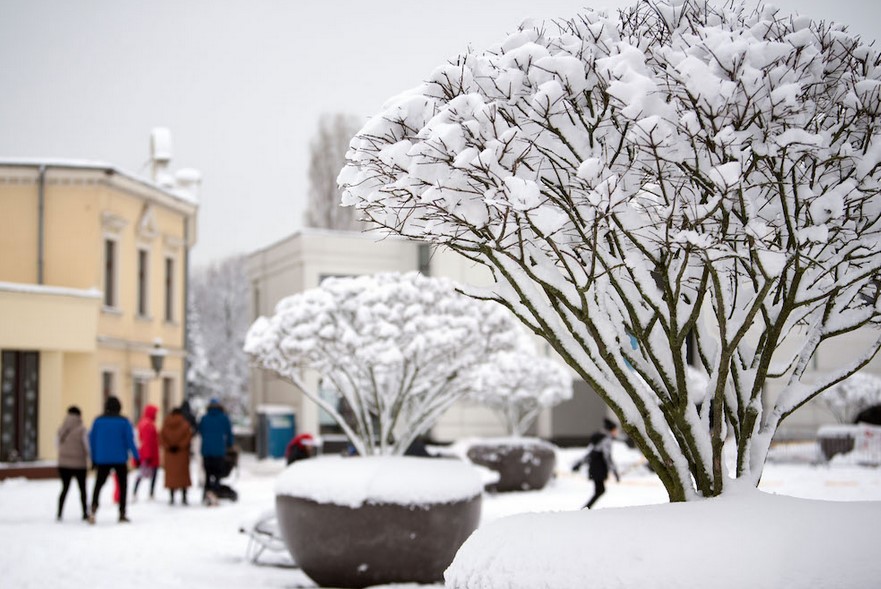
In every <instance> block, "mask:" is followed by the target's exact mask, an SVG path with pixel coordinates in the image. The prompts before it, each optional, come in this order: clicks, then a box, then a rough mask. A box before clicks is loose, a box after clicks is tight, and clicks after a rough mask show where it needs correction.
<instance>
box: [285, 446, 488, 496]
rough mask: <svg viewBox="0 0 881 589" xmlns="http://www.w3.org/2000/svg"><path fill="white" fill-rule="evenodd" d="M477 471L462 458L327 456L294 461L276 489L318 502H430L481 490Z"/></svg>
mask: <svg viewBox="0 0 881 589" xmlns="http://www.w3.org/2000/svg"><path fill="white" fill-rule="evenodd" d="M482 491H483V481H482V480H481V477H480V474H479V473H478V471H477V470H476V469H475V468H473V467H472V466H471V465H470V464H468V463H466V462H461V461H459V460H445V459H431V458H414V457H411V456H365V457H342V456H327V457H321V458H315V459H311V460H302V461H299V462H295V463H293V464H292V465H291V466H289V467H288V468H286V469H285V471H284V472H282V473H281V475H279V477H278V479H277V481H276V484H275V492H276V494H278V495H290V496H292V497H299V498H301V499H311V500H312V501H317V502H318V503H333V504H335V505H346V506H349V507H358V506H360V505H362V504H363V503H395V504H399V505H426V504H429V503H452V502H454V501H463V500H466V499H471V498H472V497H474V496H476V495H480V494H481V492H482Z"/></svg>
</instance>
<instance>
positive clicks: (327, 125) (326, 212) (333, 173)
mask: <svg viewBox="0 0 881 589" xmlns="http://www.w3.org/2000/svg"><path fill="white" fill-rule="evenodd" d="M357 131H358V119H357V118H355V117H354V116H352V115H346V114H342V113H336V114H332V115H327V114H325V115H322V116H321V118H320V120H319V122H318V132H317V133H316V135H315V136H314V137H313V138H312V141H311V142H310V143H309V195H308V203H307V205H308V206H307V208H306V212H305V215H304V221H305V224H306V226H307V227H317V228H321V229H342V230H354V231H357V230H360V229H362V228H363V226H362V224H361V223H360V222H359V221H358V217H357V211H355V210H354V209H352V208H344V207H341V206H340V189H339V187H338V186H337V183H336V177H337V174H339V171H340V168H342V167H343V164H345V163H346V150H347V149H348V148H349V141H350V140H351V139H352V137H353V136H354V135H355V133H356V132H357Z"/></svg>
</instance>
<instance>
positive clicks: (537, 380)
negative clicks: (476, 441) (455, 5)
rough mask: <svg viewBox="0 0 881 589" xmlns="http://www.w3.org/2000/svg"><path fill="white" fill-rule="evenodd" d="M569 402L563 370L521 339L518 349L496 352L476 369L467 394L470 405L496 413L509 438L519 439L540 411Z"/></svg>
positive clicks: (569, 383) (568, 382)
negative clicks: (475, 376)
mask: <svg viewBox="0 0 881 589" xmlns="http://www.w3.org/2000/svg"><path fill="white" fill-rule="evenodd" d="M571 398H572V375H571V374H570V373H569V371H568V370H567V369H566V367H565V366H562V365H561V364H560V363H559V362H558V361H555V360H552V359H550V358H545V357H543V356H538V355H537V354H536V353H535V349H534V347H533V346H532V345H531V342H529V341H528V340H526V339H525V338H524V341H523V342H522V343H521V347H520V348H519V349H517V350H514V351H510V352H499V353H497V354H495V355H494V356H493V357H492V358H491V359H490V361H489V362H486V363H485V364H483V365H482V366H480V367H479V368H478V369H477V382H476V383H475V387H474V389H473V390H472V392H471V393H469V394H468V399H469V400H470V401H473V402H475V403H478V404H480V405H484V406H486V407H489V408H490V409H492V410H493V411H495V412H497V413H498V414H499V415H500V416H501V417H502V419H503V420H504V422H505V427H506V428H507V430H508V434H509V435H511V436H522V435H523V434H525V433H526V430H528V429H529V426H530V425H532V423H533V422H534V421H535V419H536V417H538V415H539V414H540V413H541V412H542V411H543V410H544V409H546V408H548V407H553V406H554V405H556V404H558V403H561V402H563V401H565V400H567V399H571Z"/></svg>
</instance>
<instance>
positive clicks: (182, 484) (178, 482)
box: [159, 413, 193, 489]
mask: <svg viewBox="0 0 881 589" xmlns="http://www.w3.org/2000/svg"><path fill="white" fill-rule="evenodd" d="M192 437H193V430H192V428H191V427H190V423H189V422H188V421H187V420H186V418H185V417H184V416H183V415H181V414H176V413H172V414H171V415H169V416H168V417H166V418H165V421H163V423H162V431H161V432H160V433H159V441H160V443H161V444H162V453H163V457H164V459H165V488H166V489H186V488H187V487H189V486H190V485H192V482H191V481H190V440H191V439H192Z"/></svg>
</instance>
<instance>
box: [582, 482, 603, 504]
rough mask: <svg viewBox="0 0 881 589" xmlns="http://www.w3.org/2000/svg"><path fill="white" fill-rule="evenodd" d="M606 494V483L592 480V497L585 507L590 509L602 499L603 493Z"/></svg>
mask: <svg viewBox="0 0 881 589" xmlns="http://www.w3.org/2000/svg"><path fill="white" fill-rule="evenodd" d="M605 492H606V481H604V480H602V479H594V480H593V497H591V498H590V501H588V502H587V505H585V506H584V507H586V508H587V509H590V508H591V507H593V504H594V503H596V502H597V499H599V498H600V497H602V495H603V493H605Z"/></svg>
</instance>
